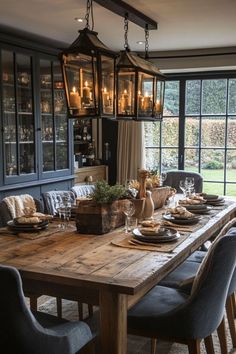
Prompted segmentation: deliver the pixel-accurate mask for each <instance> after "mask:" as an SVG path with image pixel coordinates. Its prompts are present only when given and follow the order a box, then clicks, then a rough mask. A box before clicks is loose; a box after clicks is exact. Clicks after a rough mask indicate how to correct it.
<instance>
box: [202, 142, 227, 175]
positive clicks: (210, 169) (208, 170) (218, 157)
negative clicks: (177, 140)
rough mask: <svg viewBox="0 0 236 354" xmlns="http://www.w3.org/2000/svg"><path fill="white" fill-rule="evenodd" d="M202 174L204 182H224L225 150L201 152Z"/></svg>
mask: <svg viewBox="0 0 236 354" xmlns="http://www.w3.org/2000/svg"><path fill="white" fill-rule="evenodd" d="M201 168H202V170H201V174H202V176H203V178H204V180H208V181H223V180H224V150H215V149H203V150H202V152H201Z"/></svg>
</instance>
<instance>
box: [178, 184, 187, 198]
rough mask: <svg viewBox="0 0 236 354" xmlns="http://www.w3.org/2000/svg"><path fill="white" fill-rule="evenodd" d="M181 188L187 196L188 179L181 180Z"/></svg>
mask: <svg viewBox="0 0 236 354" xmlns="http://www.w3.org/2000/svg"><path fill="white" fill-rule="evenodd" d="M179 188H180V189H181V191H182V192H183V194H184V196H186V189H187V186H186V181H185V180H181V181H179Z"/></svg>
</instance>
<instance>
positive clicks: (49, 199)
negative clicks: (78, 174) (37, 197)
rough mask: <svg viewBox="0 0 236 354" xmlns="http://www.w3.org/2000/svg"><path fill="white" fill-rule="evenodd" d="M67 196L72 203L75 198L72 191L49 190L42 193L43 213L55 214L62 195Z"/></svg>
mask: <svg viewBox="0 0 236 354" xmlns="http://www.w3.org/2000/svg"><path fill="white" fill-rule="evenodd" d="M65 196H67V197H68V198H69V199H70V200H71V201H72V203H73V202H74V200H75V194H74V193H73V192H72V191H49V192H44V193H42V197H43V202H44V209H45V213H47V214H51V215H57V209H56V208H57V205H58V206H59V204H60V203H61V202H62V201H63V197H65Z"/></svg>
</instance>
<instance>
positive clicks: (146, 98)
mask: <svg viewBox="0 0 236 354" xmlns="http://www.w3.org/2000/svg"><path fill="white" fill-rule="evenodd" d="M150 105H151V98H150V96H148V92H145V96H144V100H143V109H145V110H146V109H150Z"/></svg>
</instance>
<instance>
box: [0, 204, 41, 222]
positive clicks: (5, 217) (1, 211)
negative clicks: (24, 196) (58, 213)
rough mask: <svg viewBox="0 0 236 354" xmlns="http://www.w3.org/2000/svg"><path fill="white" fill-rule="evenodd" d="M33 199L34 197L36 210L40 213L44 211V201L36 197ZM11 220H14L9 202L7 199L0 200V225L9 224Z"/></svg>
mask: <svg viewBox="0 0 236 354" xmlns="http://www.w3.org/2000/svg"><path fill="white" fill-rule="evenodd" d="M33 199H34V203H35V207H36V210H37V211H38V212H40V213H43V211H44V208H43V204H42V202H41V201H40V200H39V199H36V198H33ZM10 220H12V215H11V212H10V210H9V208H8V206H7V204H6V203H5V201H4V200H2V201H1V202H0V227H5V226H7V222H8V221H10Z"/></svg>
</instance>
